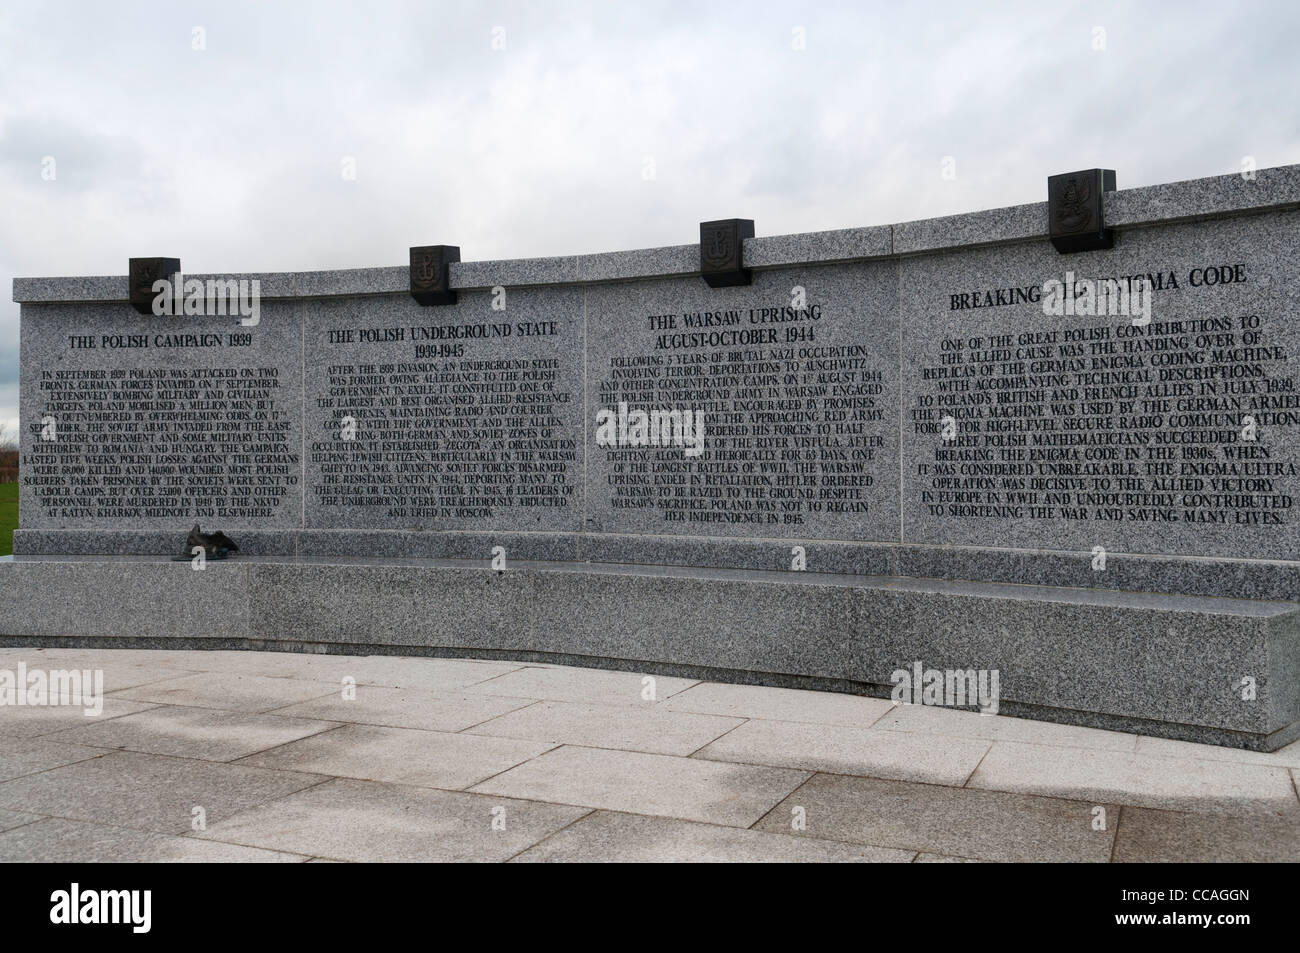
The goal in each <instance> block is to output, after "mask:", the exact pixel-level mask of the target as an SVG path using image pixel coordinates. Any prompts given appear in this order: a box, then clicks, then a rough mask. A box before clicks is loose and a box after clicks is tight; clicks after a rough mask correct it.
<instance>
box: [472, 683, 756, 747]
mask: <svg viewBox="0 0 1300 953" xmlns="http://www.w3.org/2000/svg"><path fill="white" fill-rule="evenodd" d="M485 697H487V696H485ZM741 724H744V721H743V720H742V719H740V718H724V717H721V716H718V715H696V714H690V713H687V712H676V711H668V710H665V709H664V708H663V707H662V706H637V707H631V706H629V707H616V706H611V705H573V704H569V703H567V702H536V703H534V704H532V705H529V706H528V707H527V708H520V709H519V710H517V711H513V712H511V713H510V714H508V715H502V716H501V717H500V718H494V719H493V720H492V721H488V722H484V723H483V724H481V725H478V726H476V727H474V728H471V729H469V733H470V734H476V735H497V736H499V737H503V738H531V739H533V740H536V741H553V742H555V743H557V744H570V745H583V746H585V747H589V748H617V749H621V750H623V751H644V752H648V753H650V754H676V755H688V754H690V753H691V752H693V751H697V750H699V749H700V748H702V747H703V746H704V745H707V744H708V743H709V742H710V741H713V740H714V739H715V738H717V737H719V736H720V735H724V734H726V733H727V732H728V731H730V730H731V729H733V728H735V727H736V726H737V725H741Z"/></svg>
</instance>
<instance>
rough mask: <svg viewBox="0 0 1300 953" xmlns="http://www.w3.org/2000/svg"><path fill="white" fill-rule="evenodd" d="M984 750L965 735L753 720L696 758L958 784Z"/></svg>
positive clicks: (984, 746) (982, 744)
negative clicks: (958, 736) (953, 735)
mask: <svg viewBox="0 0 1300 953" xmlns="http://www.w3.org/2000/svg"><path fill="white" fill-rule="evenodd" d="M988 750H989V743H988V742H987V741H976V740H971V739H968V738H947V737H944V736H941V735H912V734H905V733H903V732H893V731H876V730H875V729H873V728H846V727H845V726H843V725H813V724H807V723H798V722H791V721H759V720H755V721H748V722H746V723H745V724H743V725H741V726H740V727H739V728H737V729H736V730H735V731H732V732H729V733H728V734H726V735H723V736H722V737H721V738H719V739H718V740H717V741H715V742H713V743H712V744H710V745H709V746H708V747H706V748H703V749H701V750H700V751H699V752H698V753H697V754H696V755H695V757H697V758H708V759H710V760H714V761H734V762H741V763H745V764H770V765H776V766H781V767H790V768H806V769H808V770H810V771H826V772H830V773H832V774H858V775H863V776H865V777H872V778H895V779H897V780H903V781H927V782H929V783H931V784H952V785H958V786H960V785H962V784H965V783H966V779H967V778H969V777H970V776H971V774H972V772H974V770H975V767H976V766H977V765H978V764H979V763H980V759H981V758H982V757H984V754H985V752H987V751H988Z"/></svg>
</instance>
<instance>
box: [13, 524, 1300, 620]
mask: <svg viewBox="0 0 1300 953" xmlns="http://www.w3.org/2000/svg"><path fill="white" fill-rule="evenodd" d="M228 529H229V531H230V533H231V535H232V536H234V537H235V540H236V542H238V543H239V545H240V547H241V550H240V557H241V558H242V557H245V556H270V557H320V558H326V559H328V558H330V557H362V558H366V557H377V558H416V559H468V560H487V559H489V558H490V556H491V551H492V547H494V546H504V547H505V549H506V554H507V558H508V559H511V560H515V559H524V560H538V561H555V562H560V563H564V562H575V563H584V564H585V563H610V564H625V565H631V566H653V565H662V566H681V567H687V568H699V569H711V568H715V569H752V570H771V571H776V572H785V571H788V570H789V568H790V562H791V558H792V557H791V552H790V550H791V547H793V546H796V545H799V546H803V547H804V549H805V551H806V553H807V560H808V566H809V568H810V569H812V570H814V571H815V572H818V573H832V574H846V575H850V576H905V577H915V578H933V579H948V580H970V581H975V582H989V583H1023V584H1026V585H1031V586H1057V587H1066V588H1074V589H1096V590H1104V591H1119V592H1135V593H1168V594H1171V595H1183V596H1206V597H1211V598H1214V597H1221V598H1237V599H1267V600H1275V601H1280V602H1295V601H1297V600H1300V562H1294V561H1286V560H1263V559H1218V558H1213V557H1206V556H1196V557H1190V556H1169V555H1157V554H1142V553H1118V552H1116V553H1109V554H1107V557H1106V569H1105V570H1102V571H1094V570H1093V569H1092V558H1093V557H1092V553H1091V552H1084V551H1078V552H1070V551H1060V550H1054V551H1047V550H1037V549H997V548H982V547H971V546H940V545H932V544H913V543H897V542H867V541H861V542H856V541H851V540H813V539H809V540H796V539H757V540H756V539H729V538H721V537H704V536H700V537H691V536H650V535H628V534H605V533H542V532H510V531H501V532H489V531H481V532H470V531H464V530H445V531H444V530H420V531H415V530H344V529H276V530H253V529H230V528H229V527H228ZM183 545H184V533H183V532H164V531H161V530H95V529H17V530H14V552H15V553H16V554H17V555H18V557H19V558H23V557H33V556H42V557H57V556H62V555H67V556H74V557H75V556H104V557H115V556H131V557H135V556H172V555H179V553H180V551H181V549H182V548H183Z"/></svg>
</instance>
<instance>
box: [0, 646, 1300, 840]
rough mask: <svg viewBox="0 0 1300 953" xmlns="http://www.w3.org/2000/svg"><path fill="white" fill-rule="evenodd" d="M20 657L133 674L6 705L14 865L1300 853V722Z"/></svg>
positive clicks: (32, 653) (151, 657) (394, 670)
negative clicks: (1152, 720) (1173, 720)
mask: <svg viewBox="0 0 1300 953" xmlns="http://www.w3.org/2000/svg"><path fill="white" fill-rule="evenodd" d="M20 662H22V663H25V664H26V666H27V668H28V669H29V670H32V669H43V670H51V669H60V668H62V669H68V668H81V669H101V670H103V672H104V678H105V691H106V692H108V693H109V694H108V697H107V698H106V699H105V701H104V708H103V713H102V714H101V715H99V716H98V717H86V716H85V715H84V714H83V711H82V710H81V708H70V707H0V860H5V861H15V860H39V861H124V860H150V861H207V860H215V861H302V860H309V859H310V860H319V861H323V860H339V861H386V860H404V861H406V860H414V861H421V860H439V861H461V860H483V861H507V860H510V861H555V860H583V861H599V860H665V861H676V860H740V861H802V860H806V861H827V860H831V861H894V862H904V863H906V862H929V861H953V860H984V861H1039V860H1041V861H1103V862H1104V861H1179V860H1290V861H1295V860H1300V799H1298V798H1297V788H1296V784H1297V781H1298V780H1300V778H1298V776H1300V743H1297V744H1295V745H1292V746H1290V747H1289V748H1287V749H1285V750H1283V751H1280V752H1276V753H1273V754H1258V753H1251V752H1242V751H1236V750H1232V749H1227V748H1218V747H1211V746H1205V745H1193V744H1186V743H1182V742H1172V741H1164V740H1160V739H1156V738H1146V737H1140V736H1136V735H1128V734H1120V733H1116V732H1108V731H1098V730H1094V729H1088V728H1072V727H1066V726H1061V725H1050V724H1043V723H1038V722H1030V721H1023V720H1019V719H1012V718H1003V717H997V716H981V715H978V714H973V713H966V712H957V711H950V710H944V709H937V708H923V707H916V706H897V707H896V706H893V705H891V704H890V703H889V702H887V701H882V700H878V699H870V698H857V697H853V696H848V695H836V694H824V693H819V692H802V691H790V690H786V689H774V688H754V687H747V686H735V685H725V684H718V683H714V682H699V681H692V680H688V679H681V678H667V677H656V678H654V679H653V680H651V681H650V682H648V683H647V682H645V681H643V678H642V676H640V675H634V674H623V673H613V672H605V671H595V670H591V669H581V668H569V667H563V666H549V665H536V664H524V663H514V662H499V661H470V660H459V659H456V660H444V659H414V658H391V657H381V656H371V657H351V656H325V655H291V654H285V653H258V652H195V651H131V650H109V649H58V650H44V651H41V650H34V649H13V648H10V649H0V669H9V670H16V669H17V666H18V664H19V663H20ZM353 683H355V698H349V697H345V696H346V695H348V694H350V692H349V689H348V686H350V685H352V684H353ZM645 696H649V697H645Z"/></svg>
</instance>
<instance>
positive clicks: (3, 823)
mask: <svg viewBox="0 0 1300 953" xmlns="http://www.w3.org/2000/svg"><path fill="white" fill-rule="evenodd" d="M40 818H41V815H39V814H24V813H23V812H22V811H6V810H0V831H7V830H9V829H10V828H14V827H22V826H23V825H24V824H30V823H31V822H32V821H38V820H40Z"/></svg>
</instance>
